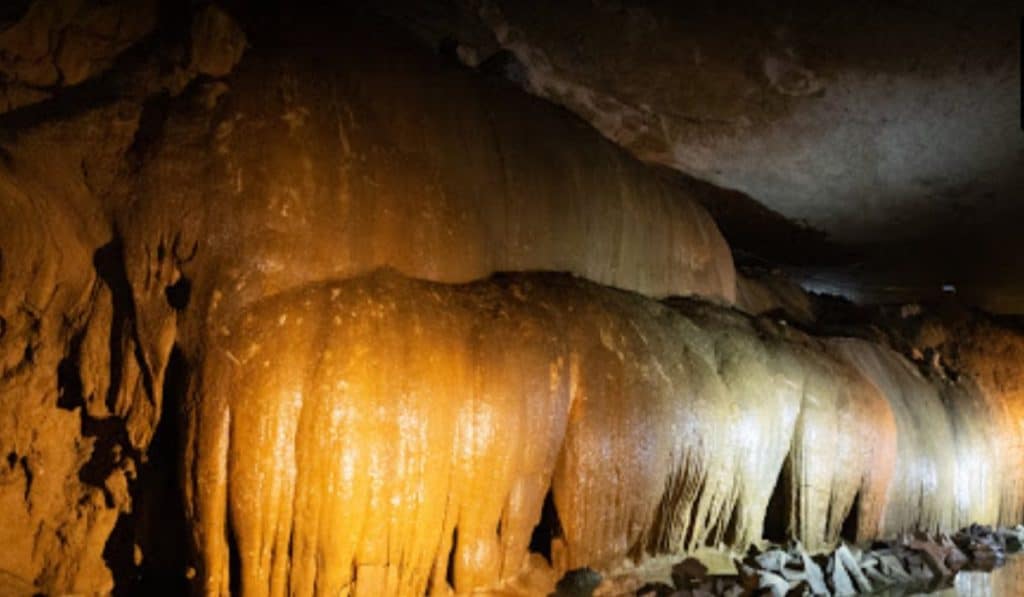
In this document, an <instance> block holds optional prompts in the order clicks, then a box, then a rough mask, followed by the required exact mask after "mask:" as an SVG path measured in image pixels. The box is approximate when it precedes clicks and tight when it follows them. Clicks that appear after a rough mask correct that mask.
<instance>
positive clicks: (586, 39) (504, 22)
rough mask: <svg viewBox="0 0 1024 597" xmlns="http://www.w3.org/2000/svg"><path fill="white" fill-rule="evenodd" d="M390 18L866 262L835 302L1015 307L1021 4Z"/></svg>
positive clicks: (424, 8) (450, 8)
mask: <svg viewBox="0 0 1024 597" xmlns="http://www.w3.org/2000/svg"><path fill="white" fill-rule="evenodd" d="M384 4H385V5H386V8H385V9H384V10H385V11H386V12H390V14H391V15H392V16H393V17H395V18H396V19H398V20H399V21H401V22H403V23H405V24H406V25H407V26H408V27H410V28H411V29H413V30H414V31H416V32H417V33H419V35H420V36H421V37H422V38H424V39H426V40H427V41H428V42H430V43H439V42H440V40H444V39H447V40H448V41H447V42H446V43H449V44H451V42H452V41H454V42H456V44H457V55H458V57H459V59H460V60H461V61H462V62H464V63H467V64H469V65H474V64H476V63H477V62H479V61H485V59H486V58H487V57H488V56H490V55H493V54H494V53H495V52H496V51H498V50H501V49H504V50H505V51H506V53H507V52H511V54H512V55H514V57H515V61H516V62H517V63H518V64H517V68H519V73H518V77H519V79H520V81H521V84H522V86H523V87H524V88H526V89H527V90H528V91H530V92H532V93H535V94H538V95H540V96H543V97H545V98H548V99H550V100H552V101H554V102H557V103H559V104H562V105H563V106H565V107H567V108H569V109H570V110H572V111H574V112H576V113H577V114H579V115H580V116H582V117H583V118H585V119H586V120H587V121H589V122H590V123H591V124H593V125H594V126H595V127H596V128H598V129H599V130H600V131H601V132H602V133H604V134H605V135H606V136H607V137H609V138H611V139H613V140H614V141H616V142H618V143H619V144H621V145H623V146H624V147H627V148H628V149H630V150H631V151H632V152H633V153H634V154H636V155H637V156H639V157H640V158H641V159H643V160H645V161H648V162H651V163H656V164H661V165H664V166H668V167H670V168H673V169H675V170H678V171H680V172H683V173H686V174H688V175H690V176H693V177H695V178H698V179H701V180H705V181H708V182H711V183H713V184H715V185H718V186H720V187H724V188H727V189H733V190H736V191H740V192H741V193H743V194H745V195H747V196H749V197H751V198H753V199H754V200H756V201H757V202H760V203H761V204H763V205H764V206H766V207H767V208H768V209H770V210H772V211H775V212H777V213H779V214H781V215H782V216H784V217H785V218H788V219H789V220H791V221H795V222H797V223H800V224H805V225H807V226H809V227H811V228H813V229H816V230H818V231H820V232H823V233H824V234H825V235H827V237H828V238H829V239H830V240H832V241H834V242H835V243H838V244H840V245H842V246H845V247H850V248H853V249H855V251H856V252H857V253H858V254H859V255H860V257H861V260H860V261H859V262H858V263H859V265H858V266H856V267H853V268H852V269H851V266H850V264H848V263H847V264H844V265H843V267H842V268H840V269H839V270H836V271H829V272H825V271H815V272H812V273H811V274H810V275H811V276H813V277H817V278H828V279H829V280H830V281H829V282H828V283H818V284H816V286H817V287H819V288H820V289H831V290H836V289H841V288H842V287H844V286H845V287H847V289H849V288H850V287H851V286H862V287H865V288H867V290H865V291H864V292H861V293H853V292H851V293H850V294H860V295H872V294H880V296H878V297H874V296H864V298H880V299H881V300H888V299H897V300H902V299H903V298H905V295H906V294H907V293H901V292H895V290H897V287H901V288H903V287H906V288H910V289H912V292H910V294H911V295H912V294H915V293H919V292H920V289H921V288H923V287H927V288H929V289H938V288H939V285H940V284H941V283H942V282H943V281H945V282H954V283H958V284H960V285H962V286H965V287H968V292H975V293H976V294H992V293H993V291H992V288H993V287H995V286H997V287H998V293H1001V295H1003V297H1004V298H1003V299H1000V300H1005V296H1006V295H1007V294H1008V293H1013V292H1017V290H1016V289H1017V287H1018V286H1019V284H1017V283H1016V279H1017V278H1018V277H1019V276H1017V275H1016V264H1015V258H1013V257H1011V255H1013V254H1014V253H1015V252H1016V251H1017V248H1018V247H1019V246H1021V245H1024V243H1019V242H1018V241H1017V238H1018V237H1019V236H1020V234H1019V232H1018V225H1017V224H1016V222H1018V221H1019V220H1020V214H1021V212H1022V211H1024V210H1022V205H1021V204H1022V203H1024V201H1022V198H1021V189H1022V188H1024V134H1022V131H1021V125H1020V105H1019V101H1020V69H1019V68H1018V40H1017V28H1018V12H1019V7H1018V6H1017V4H1016V3H1011V2H1006V3H996V2H987V3H952V2H938V3H936V2H830V3H820V2H790V3H774V2H745V3H743V5H744V8H742V9H737V8H725V7H723V6H722V3H716V2H696V3H692V2H691V3H685V4H683V3H678V2H661V1H657V0H645V1H639V2H619V1H614V0H603V1H598V0H570V1H565V2H523V1H507V0H482V1H479V2H477V1H463V2H445V1H443V0H439V1H435V2H426V3H423V2H417V3H410V2H405V1H404V0H392V1H391V2H386V3H384ZM733 6H734V7H735V5H733ZM711 201H714V199H712V200H711ZM711 208H712V212H715V211H716V210H715V208H714V206H711ZM724 227H725V228H726V229H728V228H729V226H728V224H726V225H725V226H724ZM727 234H728V230H727ZM745 240H747V241H749V239H736V238H730V241H732V242H733V244H734V245H739V246H741V247H742V246H743V245H744V244H745V242H744V241H745ZM746 244H750V243H749V242H747V243H746ZM754 244H755V245H756V243H754ZM762 249H765V247H762ZM807 250H809V251H813V250H816V249H815V248H813V247H807ZM762 252H767V253H771V248H770V247H768V248H767V250H765V251H762ZM836 279H842V280H845V281H843V282H841V283H837V282H836ZM894 279H898V280H899V282H898V283H897V282H894ZM811 286H815V284H814V283H812V284H811ZM976 286H977V287H978V289H976V290H972V289H974V287H976ZM982 287H984V288H982ZM981 302H983V303H991V301H989V300H987V299H981Z"/></svg>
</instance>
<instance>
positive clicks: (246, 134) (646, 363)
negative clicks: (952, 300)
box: [0, 3, 1024, 595]
mask: <svg viewBox="0 0 1024 597" xmlns="http://www.w3.org/2000/svg"><path fill="white" fill-rule="evenodd" d="M40 5H41V6H50V4H44V3H41V4H40ZM71 5H74V7H78V5H77V4H75V3H71V4H69V5H68V6H71ZM34 6H35V5H34V4H33V8H30V11H29V12H28V13H25V14H24V15H18V16H19V19H20V18H21V17H24V18H26V19H27V18H29V17H28V16H26V15H37V14H43V13H37V12H32V11H34V10H42V9H35V8H34ZM82 6H83V7H86V6H88V7H91V6H92V5H91V4H90V5H86V4H83V5H82ZM103 6H105V7H108V8H109V7H116V6H121V5H120V4H118V3H112V4H105V5H103ZM140 6H141V5H140ZM79 9H81V10H86V8H81V7H79V8H75V10H76V11H77V10H79ZM89 10H91V8H90V9H89ZM110 10H115V9H114V8H110ZM45 14H51V13H45ZM52 14H53V15H56V14H57V13H52ZM74 14H75V15H78V14H80V12H74ZM179 16H182V17H186V16H187V17H188V18H182V19H181V21H182V22H183V23H188V24H190V28H189V32H190V33H189V35H182V36H178V37H177V38H175V37H174V36H171V37H170V38H169V39H170V40H171V41H162V42H159V43H157V42H154V44H155V45H154V48H155V49H154V52H156V53H157V55H156V56H153V57H150V58H146V57H142V58H140V59H137V60H135V61H134V62H133V64H132V66H131V68H130V69H128V70H129V72H127V73H121V75H123V76H120V77H118V81H117V84H116V85H115V86H112V87H110V88H109V89H107V88H105V87H104V86H102V85H100V86H99V87H101V88H102V89H103V90H104V91H105V93H99V94H90V93H86V94H81V95H80V96H75V97H76V98H77V101H75V102H68V101H65V100H61V98H67V97H68V96H66V95H62V94H63V93H65V91H64V90H62V89H60V85H58V86H57V87H55V88H53V89H48V93H52V94H55V95H56V96H57V100H58V101H55V102H52V103H50V102H44V103H40V104H38V105H37V106H35V107H32V108H31V109H20V110H19V109H15V110H11V111H10V112H9V113H7V114H4V115H0V123H3V124H4V125H5V126H6V127H7V128H6V129H5V133H8V131H9V134H5V135H4V138H3V140H2V142H3V144H2V146H0V147H2V150H0V367H2V368H0V372H2V373H0V402H2V406H3V408H2V409H0V457H3V459H2V460H0V506H2V508H0V522H3V524H0V541H3V542H4V544H5V546H10V549H5V550H4V551H3V552H2V553H0V592H5V593H6V592H10V593H12V594H19V593H27V594H31V593H33V592H35V591H43V592H48V593H68V592H79V593H94V592H99V593H103V592H107V591H109V590H110V589H111V588H112V584H113V582H114V581H115V579H116V580H117V581H125V579H128V578H130V577H132V576H134V575H136V574H138V573H139V570H141V568H140V566H141V567H144V566H147V565H150V564H148V562H151V561H152V560H154V559H159V557H161V556H160V555H159V554H160V550H159V549H158V548H157V547H156V546H154V543H155V542H156V541H155V540H154V537H158V538H160V539H161V540H162V538H163V536H162V535H160V533H161V528H160V527H159V526H154V524H155V523H154V521H153V518H152V517H151V516H150V515H147V514H146V512H147V511H148V512H153V508H154V507H155V506H154V505H153V504H154V503H155V502H154V501H152V500H153V487H152V485H147V483H151V481H147V480H146V478H145V476H146V475H152V474H155V473H154V472H153V471H152V469H153V468H154V467H156V466H163V467H164V468H165V469H166V470H163V471H162V473H161V474H162V477H161V478H163V479H164V480H166V478H168V477H173V476H174V474H175V472H174V471H173V469H175V467H176V466H181V467H182V473H183V476H184V488H183V497H182V499H183V502H184V508H185V515H187V517H188V525H187V530H188V533H189V534H190V538H191V540H192V543H193V545H192V546H191V547H192V548H193V549H192V551H190V552H189V554H190V555H189V557H191V558H192V560H191V563H190V568H189V573H190V576H191V578H193V582H194V585H195V588H196V589H197V590H198V591H199V592H204V593H208V594H224V593H227V592H229V591H230V590H232V589H236V590H238V591H240V592H242V593H244V594H253V595H261V594H280V593H282V592H284V591H285V590H287V591H290V592H294V593H296V594H311V593H313V592H334V591H335V590H337V591H339V592H344V591H348V592H350V593H356V594H366V595H377V594H417V595H419V594H423V592H424V591H425V590H428V589H429V590H431V591H432V592H435V593H446V592H449V591H452V590H453V591H456V592H460V593H465V592H469V591H471V590H474V589H478V588H486V587H495V586H501V585H505V586H510V587H513V586H518V587H522V586H530V587H532V589H537V587H539V586H541V585H544V583H545V582H547V584H551V583H552V582H553V579H554V578H557V574H559V573H561V572H564V571H566V570H568V569H569V568H574V567H581V566H590V567H593V568H594V569H597V570H601V571H614V570H615V569H616V568H618V567H621V566H623V565H625V563H626V562H629V561H630V560H633V559H642V558H645V557H647V556H650V555H656V554H665V553H670V554H675V553H680V552H683V551H687V550H691V549H694V548H697V547H701V546H712V547H722V548H734V549H743V548H744V547H746V546H747V545H748V544H750V543H751V542H754V541H757V540H758V539H760V538H761V537H762V536H763V535H764V534H765V533H779V534H780V535H782V536H790V537H794V538H798V539H800V540H801V541H802V542H803V543H804V545H805V546H807V547H808V548H809V549H812V550H818V549H825V548H828V547H830V546H832V545H834V544H835V543H836V541H837V540H838V538H839V537H840V536H841V535H842V536H845V537H847V538H851V539H867V538H872V537H876V536H884V535H890V534H893V533H897V532H901V531H903V530H909V529H915V528H923V529H951V528H954V527H956V526H958V525H959V526H962V525H963V524H965V523H966V522H997V521H998V522H1002V523H1004V524H1005V523H1008V522H1017V521H1018V519H1019V518H1020V516H1021V507H1022V505H1024V497H1022V496H1021V494H1020V491H1021V487H1024V483H1021V482H1020V474H1021V473H1020V472H1019V471H1020V470H1024V467H1021V466H1019V463H1018V462H1017V459H1016V457H1006V456H1005V455H1004V454H1005V453H1007V452H1008V451H1009V450H1008V448H1007V447H1009V449H1011V450H1016V449H1017V448H1018V447H1019V444H1020V442H1021V441H1022V440H1021V436H1020V433H1019V420H1018V419H1019V417H1018V416H1017V414H1018V412H1017V411H1018V410H1020V409H1019V408H1018V405H1017V402H1019V400H1018V398H1019V396H1018V394H1019V392H1018V391H1017V390H1019V388H1017V387H1016V386H1015V382H1014V381H1013V380H1015V379H1016V375H1017V372H1018V369H1019V358H1018V357H1019V355H1020V352H1021V351H1019V350H1018V348H1019V346H1018V344H1020V346H1024V342H1020V339H1019V338H1018V337H1017V336H1016V335H1014V333H1012V332H1009V331H1006V330H1001V329H1000V330H995V328H994V327H992V328H989V327H980V328H978V329H976V330H975V329H974V328H971V329H972V330H974V331H973V332H972V333H976V334H977V336H976V341H973V342H970V343H962V344H957V346H960V347H962V351H961V352H958V353H957V354H958V356H957V359H956V361H955V364H956V371H957V372H958V374H959V375H961V376H962V377H957V378H955V379H954V376H951V375H948V374H944V375H945V376H944V377H943V376H941V375H939V376H932V375H930V374H928V373H927V371H926V369H927V368H923V367H922V365H921V363H913V362H911V361H908V360H906V359H905V358H903V357H901V356H899V354H897V353H896V352H893V351H892V350H890V349H889V348H884V347H883V346H881V344H882V343H883V342H882V340H885V337H884V335H883V334H878V339H877V340H876V341H872V342H868V341H859V340H845V339H844V340H830V339H821V338H814V337H811V336H808V335H806V334H805V333H803V332H799V331H796V330H794V329H792V328H790V327H789V326H787V325H786V324H785V322H784V321H779V320H778V319H772V318H768V317H765V318H753V317H749V316H746V315H743V314H741V313H739V312H738V311H734V310H732V309H731V308H730V307H729V306H728V305H729V304H731V303H732V302H733V299H734V298H736V296H737V289H736V285H737V282H736V276H735V271H734V266H733V261H732V258H731V255H730V253H729V250H728V247H727V246H726V245H725V242H724V241H723V239H722V237H721V235H720V234H719V233H718V229H717V228H716V226H715V225H714V223H713V222H712V221H711V220H710V218H709V217H708V216H707V214H706V213H705V212H704V211H703V210H702V209H701V208H700V207H699V206H697V205H696V204H695V203H694V202H693V201H691V200H690V195H689V194H688V192H687V191H686V190H685V188H683V187H679V186H676V185H673V184H671V183H670V182H669V181H668V180H667V179H666V178H664V177H660V176H652V175H651V172H650V171H649V170H648V169H646V168H645V167H643V166H642V165H641V164H640V163H638V162H637V161H635V160H634V159H633V158H631V157H629V156H628V155H626V154H625V153H624V152H623V151H622V150H620V149H619V148H617V147H616V146H614V145H612V144H611V143H609V142H607V141H605V140H603V139H601V138H600V137H599V136H598V135H597V133H595V132H594V131H593V130H591V129H589V128H588V127H587V126H586V125H585V124H584V123H582V122H581V121H579V120H577V119H576V118H574V117H572V116H571V115H569V114H567V113H565V112H564V111H561V110H558V109H555V108H552V107H551V106H549V105H547V104H545V103H544V102H542V101H540V100H537V99H536V98H530V97H528V96H526V95H524V94H522V93H520V92H519V91H518V90H515V89H513V88H510V87H509V86H508V84H507V82H504V81H501V80H495V79H494V78H493V77H491V78H487V77H483V76H482V75H481V74H480V73H478V72H472V71H470V70H468V69H466V68H464V67H462V66H459V65H458V64H455V63H452V62H451V60H447V59H445V58H443V57H438V56H435V55H434V54H432V53H430V52H425V51H424V50H423V49H422V48H421V47H419V46H417V45H416V44H414V43H412V42H410V41H409V40H408V39H406V38H405V37H404V36H403V35H402V34H400V33H398V32H396V31H395V30H394V29H392V28H390V27H389V26H387V25H385V24H383V23H381V22H379V21H376V20H371V21H369V22H368V23H367V22H364V21H362V20H360V19H366V18H367V17H366V16H365V15H359V16H358V18H353V20H352V21H351V22H346V23H347V24H343V25H340V26H336V25H335V24H333V23H331V24H325V25H324V29H326V31H324V30H318V29H317V28H315V27H314V28H312V29H310V30H308V31H307V30H302V31H299V32H298V34H297V35H296V36H295V37H294V38H291V39H287V40H285V41H287V43H281V44H279V45H273V44H268V45H266V46H264V47H254V48H248V45H247V42H246V41H245V39H244V38H243V34H242V32H241V28H240V27H238V25H237V24H236V23H235V22H234V21H233V20H232V19H230V18H229V17H228V16H227V13H225V12H222V11H220V10H219V9H218V8H216V7H215V6H212V5H208V6H204V7H201V8H198V9H197V10H196V12H195V13H194V14H192V13H189V14H187V15H179ZM32 18H33V19H38V18H41V17H36V16H34V17H32ZM47 18H49V17H47ZM53 18H54V19H56V17H53ZM69 18H70V17H69ZM75 18H78V17H75ZM126 18H127V17H126ZM61 19H64V17H61ZM61 19H57V20H53V19H51V20H53V22H54V23H65V22H68V21H67V20H66V19H64V20H61ZM44 21H45V22H46V23H49V22H50V21H47V20H45V19H44ZM72 21H73V19H72ZM33 22H35V21H33ZM18 26H23V27H28V25H26V24H25V23H23V22H22V20H18V21H17V23H16V24H15V25H13V26H12V27H14V28H16V27H18ZM54 26H55V27H56V26H57V25H54ZM60 26H61V27H63V26H64V25H60ZM69 26H70V25H69ZM33 27H42V26H41V25H38V23H37V25H33ZM47 27H50V26H49V25H47V26H46V27H43V29H47ZM366 27H372V30H373V31H374V36H373V37H368V36H367V35H366V34H365V31H366V30H367V29H366ZM186 28H188V27H186ZM40 30H41V29H40ZM47 30H48V29H47ZM6 31H12V28H8V29H6V30H5V32H6ZM360 31H364V33H360ZM118 39H121V38H118ZM324 40H328V41H324ZM124 43H129V42H124ZM160 44H164V45H160ZM121 47H122V43H121V42H120V41H119V42H117V43H116V44H113V45H109V46H104V49H103V51H102V52H99V53H100V54H102V55H103V56H104V58H103V59H102V60H101V59H99V58H96V60H95V61H92V62H90V63H89V64H90V65H92V66H89V67H88V68H87V69H86V70H85V71H82V72H83V73H85V72H86V71H88V72H87V73H86V74H82V75H81V77H83V79H78V80H87V81H99V82H100V83H104V81H100V79H98V78H97V75H98V73H101V72H104V71H103V68H105V67H104V66H102V65H104V64H109V61H110V60H111V59H113V57H114V56H116V55H118V52H120V51H121V50H120V49H119V48H121ZM462 50H463V51H462V54H466V50H465V48H463V49H462ZM456 54H459V49H458V48H456ZM79 55H81V56H84V55H85V54H79ZM97 55H99V54H97ZM5 56H7V55H6V54H5ZM40 56H42V55H40ZM48 60H49V61H52V60H53V59H52V58H39V61H37V62H35V63H33V64H35V65H36V66H39V65H43V66H39V68H42V69H44V70H45V68H48V67H46V66H45V65H46V64H48V63H47V61H48ZM239 61H240V62H239ZM19 64H20V63H19ZM97 65H98V66H97ZM36 66H33V67H32V68H36ZM505 66H509V65H507V64H506V65H505ZM513 66H514V65H513ZM44 67H45V68H44ZM94 67H95V68H94ZM10 68H15V67H10ZM16 68H19V69H20V68H22V66H18V65H16ZM25 68H28V67H25ZM83 68H84V67H83ZM126 68H127V67H126ZM12 72H13V71H12ZM19 72H20V71H19ZM76 72H77V71H76ZM69 84H70V83H69ZM72 87H73V89H70V90H67V92H68V93H77V92H80V91H81V90H82V89H83V86H77V87H74V86H72ZM69 103H70V104H74V105H72V106H71V107H70V109H69V107H68V104H69ZM502 270H513V271H519V272H520V273H511V274H506V275H497V276H495V273H496V272H500V271H502ZM525 271H528V272H532V273H522V272H525ZM545 272H546V273H545ZM553 272H564V273H553ZM740 284H742V285H743V286H741V291H740V292H739V298H740V301H739V303H740V305H739V306H741V307H743V308H745V309H748V310H750V311H752V312H761V311H766V310H767V311H769V312H770V311H772V310H775V309H776V308H777V307H782V308H783V309H784V310H786V311H789V312H791V313H795V314H797V317H793V320H794V321H799V322H800V323H802V324H805V325H810V321H811V319H812V318H813V316H814V315H815V313H812V312H811V311H813V310H812V309H810V305H809V299H808V297H807V296H806V295H803V294H801V293H798V292H793V291H792V290H793V289H792V288H790V287H786V286H785V285H783V284H781V283H780V284H776V283H775V282H754V283H748V282H747V281H741V282H740ZM758 284H761V285H760V286H759V285H758ZM668 295H690V298H688V299H680V298H676V299H672V300H669V301H667V302H665V303H660V302H658V301H657V300H656V299H659V298H663V297H665V296H668ZM803 315H806V316H807V317H803ZM968 327H969V326H968ZM989 334H991V337H992V338H998V339H999V340H998V342H997V343H996V344H995V346H999V347H1005V350H1003V349H999V350H997V351H989V350H988V348H989V347H990V346H989V344H987V341H986V338H988V337H989V336H988V335H989ZM964 337H969V336H968V335H966V334H965V335H964ZM888 343H889V344H893V345H895V344H896V342H895V341H893V340H892V339H891V338H890V339H889V340H888ZM897 348H900V347H899V346H897ZM901 352H907V351H905V350H901ZM922 371H924V373H922ZM165 394H166V396H171V397H172V398H173V399H174V400H177V399H178V398H181V402H180V403H179V402H177V401H175V402H173V403H169V404H168V403H165ZM168 416H170V417H171V418H173V419H177V418H178V417H179V416H180V417H181V419H182V420H183V422H184V423H185V425H184V442H183V444H182V445H181V446H180V448H179V447H174V446H173V443H172V444H171V445H172V447H173V448H174V449H178V450H179V451H178V452H173V450H172V454H171V459H169V460H168V461H161V462H162V464H160V463H154V462H149V463H147V462H146V459H147V458H148V457H149V456H151V455H152V451H151V448H152V446H153V444H154V443H155V444H160V443H161V442H160V441H159V439H154V438H159V431H158V425H160V421H161V420H162V419H163V420H164V422H165V424H166V423H167V418H166V417H168ZM173 422H174V423H176V422H177V421H176V420H175V421H173ZM993 428H996V429H998V432H997V433H996V434H995V435H990V434H989V433H990V431H991V429H993ZM158 472H159V471H158ZM168 493H173V491H169V490H168ZM922 493H926V494H927V497H926V498H921V495H922ZM147 500H151V501H147ZM161 513H162V512H161ZM147 516H150V517H149V518H147ZM545 520H546V522H545ZM115 526H117V527H119V529H115ZM183 526H185V525H183ZM538 527H541V528H540V530H541V531H543V532H541V533H540V534H539V536H541V537H543V536H544V535H545V534H547V535H548V537H547V543H548V544H546V545H538V544H537V543H536V541H535V540H536V539H537V537H538V533H536V532H535V531H537V530H538ZM163 530H166V529H163ZM176 530H178V531H180V530H181V529H176ZM169 536H170V534H168V537H169ZM125 541H126V543H125ZM168 542H170V541H168ZM541 543H543V542H541ZM180 551H181V552H182V554H184V552H186V551H188V550H187V549H186V548H184V547H183V548H181V549H180ZM540 552H544V553H545V556H546V557H547V558H550V563H548V562H546V561H545V557H542V556H541V555H540ZM182 554H179V555H182ZM133 559H134V562H133V561H132V560H133ZM232 561H236V562H237V563H238V565H237V566H236V565H233V564H232ZM153 565H158V564H153ZM173 566H178V567H177V568H174V569H173V570H172V572H171V574H172V576H173V578H174V579H176V580H180V579H181V578H182V577H184V576H185V574H186V570H185V569H184V568H185V563H184V562H182V563H181V564H180V565H179V564H173ZM549 568H553V570H550V569H549ZM524 578H525V579H526V580H524ZM531 583H532V584H531ZM547 588H548V589H549V588H550V587H547Z"/></svg>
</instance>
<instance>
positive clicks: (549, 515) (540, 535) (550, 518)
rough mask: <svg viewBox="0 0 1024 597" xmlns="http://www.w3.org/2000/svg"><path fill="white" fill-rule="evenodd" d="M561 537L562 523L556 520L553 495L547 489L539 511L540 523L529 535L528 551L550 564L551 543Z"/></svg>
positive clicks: (556, 512)
mask: <svg viewBox="0 0 1024 597" xmlns="http://www.w3.org/2000/svg"><path fill="white" fill-rule="evenodd" d="M561 536H562V521H561V520H560V519H559V518H558V509H557V508H556V507H555V497H554V494H553V493H552V492H551V490H550V489H548V493H547V495H545V496H544V506H543V507H542V508H541V511H540V521H538V522H537V526H535V527H533V534H531V535H530V551H531V552H533V553H538V554H540V555H542V556H544V559H546V560H547V561H548V564H551V563H552V561H551V543H552V542H553V541H554V540H555V539H557V538H558V537H561Z"/></svg>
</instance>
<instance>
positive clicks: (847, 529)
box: [839, 491, 860, 543]
mask: <svg viewBox="0 0 1024 597" xmlns="http://www.w3.org/2000/svg"><path fill="white" fill-rule="evenodd" d="M859 528H860V492H859V491H858V492H857V496H856V497H855V498H853V505H852V506H850V511H849V512H847V514H846V518H844V519H843V526H842V528H841V529H840V531H839V536H840V537H841V538H842V539H844V540H845V541H846V542H847V543H856V542H857V539H858V537H857V529H859Z"/></svg>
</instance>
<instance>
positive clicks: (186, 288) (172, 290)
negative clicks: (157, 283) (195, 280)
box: [164, 276, 192, 311]
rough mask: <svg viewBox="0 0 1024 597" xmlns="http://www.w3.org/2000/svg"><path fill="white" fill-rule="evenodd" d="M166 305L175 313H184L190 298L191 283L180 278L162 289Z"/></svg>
mask: <svg viewBox="0 0 1024 597" xmlns="http://www.w3.org/2000/svg"><path fill="white" fill-rule="evenodd" d="M164 296H166V297H167V304H168V305H170V306H171V308H172V309H174V310H175V311H184V310H185V307H187V306H188V301H189V298H190V297H191V296H192V281H191V280H189V279H188V278H186V277H185V276H182V277H181V278H178V281H177V282H175V283H174V284H171V285H170V286H168V287H167V288H165V289H164Z"/></svg>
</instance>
